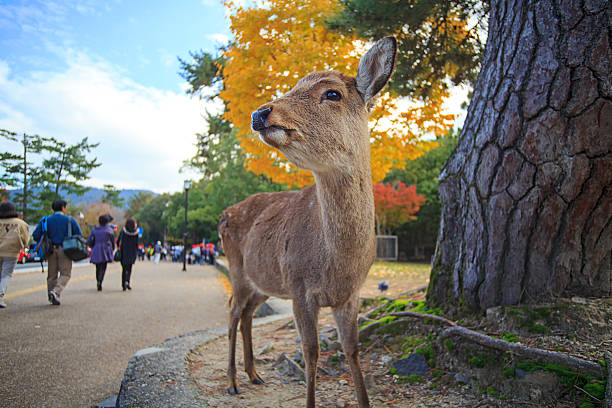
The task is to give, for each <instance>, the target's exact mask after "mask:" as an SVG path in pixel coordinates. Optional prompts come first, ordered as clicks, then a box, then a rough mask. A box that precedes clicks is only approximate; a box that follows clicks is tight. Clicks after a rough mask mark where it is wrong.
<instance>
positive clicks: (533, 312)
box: [506, 306, 552, 334]
mask: <svg viewBox="0 0 612 408" xmlns="http://www.w3.org/2000/svg"><path fill="white" fill-rule="evenodd" d="M506 314H507V315H508V316H510V317H512V318H513V319H515V320H516V322H517V324H518V325H519V326H520V327H522V328H524V329H525V330H527V331H529V332H532V333H540V334H547V333H550V329H549V328H548V327H546V326H545V325H544V324H542V321H544V322H546V321H547V320H548V319H549V318H550V317H551V316H552V312H551V311H550V308H548V307H535V308H533V307H530V306H520V307H508V308H507V309H506Z"/></svg>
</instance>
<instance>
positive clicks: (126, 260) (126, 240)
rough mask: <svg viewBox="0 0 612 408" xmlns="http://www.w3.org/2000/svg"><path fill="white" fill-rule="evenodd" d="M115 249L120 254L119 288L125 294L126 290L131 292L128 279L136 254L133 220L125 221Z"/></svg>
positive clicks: (134, 222) (136, 242) (136, 229)
mask: <svg viewBox="0 0 612 408" xmlns="http://www.w3.org/2000/svg"><path fill="white" fill-rule="evenodd" d="M117 248H119V251H120V253H121V286H122V287H123V291H124V292H125V290H126V289H129V290H132V287H131V286H130V278H131V277H132V266H133V265H134V263H135V262H136V256H137V254H138V228H137V225H136V220H134V219H133V218H128V219H127V220H126V221H125V227H123V229H122V230H121V232H120V233H119V238H117Z"/></svg>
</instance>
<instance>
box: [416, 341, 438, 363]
mask: <svg viewBox="0 0 612 408" xmlns="http://www.w3.org/2000/svg"><path fill="white" fill-rule="evenodd" d="M414 352H415V353H418V354H422V355H423V357H425V360H427V364H429V366H430V367H433V366H435V365H436V362H435V360H434V354H433V348H432V347H431V342H429V343H424V344H422V345H420V346H419V347H417V348H416V349H415V350H414Z"/></svg>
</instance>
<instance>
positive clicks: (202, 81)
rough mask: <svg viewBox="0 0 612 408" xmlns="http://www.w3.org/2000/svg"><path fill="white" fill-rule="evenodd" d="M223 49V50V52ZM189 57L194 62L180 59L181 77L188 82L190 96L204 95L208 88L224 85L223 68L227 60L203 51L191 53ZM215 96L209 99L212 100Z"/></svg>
mask: <svg viewBox="0 0 612 408" xmlns="http://www.w3.org/2000/svg"><path fill="white" fill-rule="evenodd" d="M222 50H223V49H221V51H222ZM189 56H190V57H191V59H192V60H193V61H192V62H187V61H184V60H182V59H181V58H179V59H178V60H179V65H180V69H181V71H180V72H179V75H180V76H181V77H182V78H183V79H184V80H186V81H187V82H188V83H189V85H190V88H189V89H188V90H187V93H188V94H190V95H198V94H199V95H202V93H203V91H204V89H205V88H206V87H213V86H215V85H219V84H222V83H223V75H222V72H223V66H224V65H225V58H223V57H213V56H212V55H211V54H209V53H207V52H204V51H202V50H200V51H196V52H191V51H190V52H189ZM214 96H217V95H216V94H215V95H212V96H210V97H209V99H212V98H213V97H214Z"/></svg>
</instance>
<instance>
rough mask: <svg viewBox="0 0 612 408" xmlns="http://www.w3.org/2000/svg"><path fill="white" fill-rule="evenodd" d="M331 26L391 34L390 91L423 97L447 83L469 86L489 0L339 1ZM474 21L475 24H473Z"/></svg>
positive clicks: (371, 36) (371, 35) (373, 36)
mask: <svg viewBox="0 0 612 408" xmlns="http://www.w3.org/2000/svg"><path fill="white" fill-rule="evenodd" d="M340 3H341V5H342V8H341V10H340V12H339V13H337V14H336V15H335V16H332V17H331V18H330V19H328V21H327V23H328V25H329V26H330V27H331V28H332V29H336V30H339V31H341V32H344V33H351V34H357V35H358V36H360V37H361V38H364V39H367V40H371V41H374V40H377V39H379V38H382V37H384V36H387V35H394V36H395V37H396V38H397V40H398V58H397V62H396V68H395V72H394V74H393V77H392V78H391V82H390V85H389V86H390V89H391V90H392V91H393V92H395V93H396V94H398V95H402V96H410V97H413V98H415V97H416V98H421V99H426V98H429V97H431V96H432V93H434V94H435V93H436V92H437V91H439V90H444V89H446V88H447V87H448V84H449V83H450V82H452V83H454V84H460V83H464V84H473V83H474V82H475V79H476V75H477V74H478V71H479V67H480V58H481V55H482V53H483V51H484V44H482V42H481V41H480V38H479V35H478V34H479V31H483V30H484V28H485V27H484V24H486V16H487V14H488V2H481V1H477V0H452V1H443V0H415V1H411V2H409V3H406V2H402V1H397V0H378V1H372V0H340ZM472 22H475V25H474V24H472Z"/></svg>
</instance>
